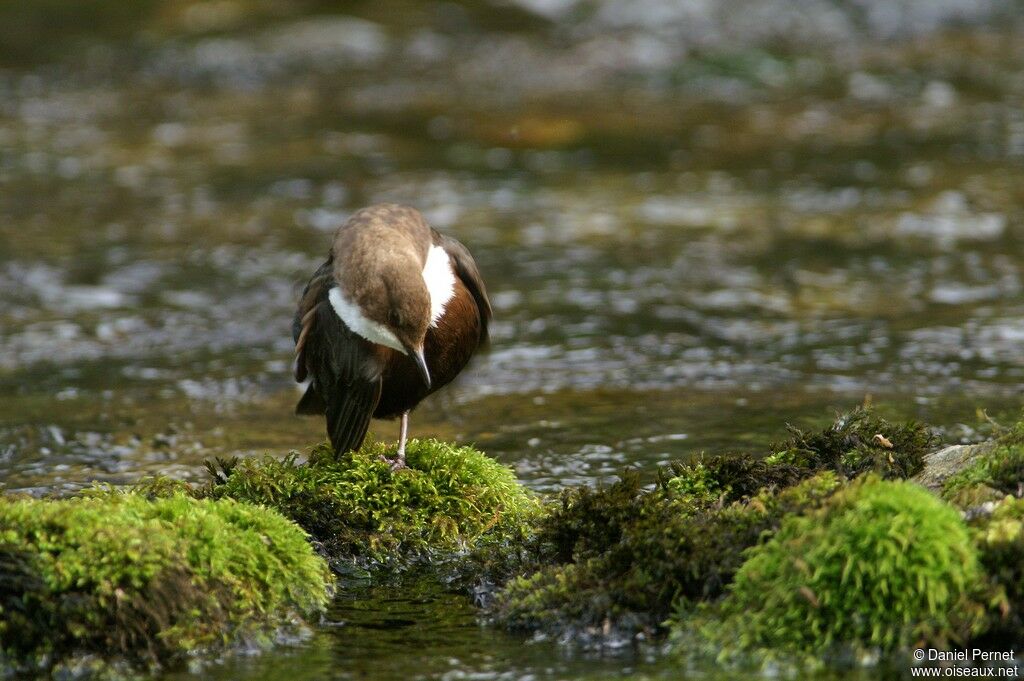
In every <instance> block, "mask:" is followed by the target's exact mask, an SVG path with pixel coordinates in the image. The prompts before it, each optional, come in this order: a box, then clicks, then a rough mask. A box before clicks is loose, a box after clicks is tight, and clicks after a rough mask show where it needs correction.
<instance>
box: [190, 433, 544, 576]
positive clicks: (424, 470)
mask: <svg viewBox="0 0 1024 681" xmlns="http://www.w3.org/2000/svg"><path fill="white" fill-rule="evenodd" d="M386 453H387V454H390V453H392V452H388V451H387V449H386V447H385V446H384V445H382V444H374V445H368V446H366V447H364V448H363V449H362V450H361V451H359V452H349V453H347V454H344V455H342V456H341V457H338V458H335V456H334V454H333V452H332V451H331V450H330V448H329V447H328V446H326V445H323V446H320V447H317V448H316V449H314V451H313V452H312V454H311V455H310V460H309V463H308V464H304V465H303V464H299V463H298V462H297V461H296V458H295V456H294V455H292V456H289V457H286V458H284V459H283V460H282V459H275V458H271V457H266V458H259V459H245V460H241V461H236V462H230V463H229V462H221V464H220V467H219V469H218V471H217V475H216V477H215V479H214V481H213V482H211V484H210V485H209V486H207V487H206V488H204V489H201V490H199V491H198V492H197V493H198V494H200V495H201V496H206V497H210V498H214V499H222V498H231V499H237V500H239V501H245V502H249V503H255V504H262V505H265V506H268V507H271V508H274V509H276V510H278V511H280V512H281V513H282V514H284V515H285V516H286V517H288V518H291V519H292V520H294V521H295V522H296V523H298V524H299V525H301V526H302V527H303V528H304V529H305V530H306V531H307V532H309V533H310V534H311V535H312V536H313V538H314V539H315V540H316V541H317V542H319V543H320V544H321V545H322V547H323V549H324V551H325V552H326V553H327V555H328V556H330V557H331V558H332V559H335V560H334V566H335V567H336V568H338V569H340V570H343V571H344V570H347V569H348V567H347V566H348V565H349V564H351V563H354V564H357V565H361V566H362V567H373V568H381V567H392V568H400V567H404V566H407V565H409V564H411V563H412V562H415V561H417V560H420V559H423V558H426V557H428V556H430V555H433V554H437V553H450V552H453V551H458V550H462V549H465V548H467V547H469V546H471V545H473V544H475V543H478V542H481V541H499V540H504V539H509V538H514V537H517V536H519V535H520V534H521V533H522V532H524V531H526V527H527V522H528V521H529V520H531V519H532V518H534V517H535V516H536V515H537V514H538V513H539V510H540V505H539V503H538V502H537V501H536V499H535V498H534V497H532V496H531V495H530V494H529V493H528V492H526V491H525V489H524V488H523V487H522V486H521V485H520V484H519V483H518V482H517V481H516V479H515V475H514V474H513V472H512V471H511V469H509V468H508V467H506V466H503V465H501V464H499V463H497V462H496V461H494V460H493V459H491V458H489V457H487V456H486V455H484V454H482V453H480V452H478V451H477V450H475V449H473V448H471V447H456V446H453V445H450V444H447V443H443V442H438V441H436V440H412V441H410V442H409V443H408V447H407V449H406V463H407V466H408V467H407V468H405V469H402V470H397V471H393V470H392V469H391V467H390V465H389V464H388V462H387V461H385V460H384V458H383V455H384V454H386Z"/></svg>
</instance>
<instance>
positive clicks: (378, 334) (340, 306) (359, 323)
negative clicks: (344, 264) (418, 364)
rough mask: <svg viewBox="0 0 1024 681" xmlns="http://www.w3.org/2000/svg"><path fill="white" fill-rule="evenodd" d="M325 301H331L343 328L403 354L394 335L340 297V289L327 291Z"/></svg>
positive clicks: (356, 306) (403, 351)
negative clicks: (343, 325)
mask: <svg viewBox="0 0 1024 681" xmlns="http://www.w3.org/2000/svg"><path fill="white" fill-rule="evenodd" d="M327 299H328V300H330V301H331V307H333V308H334V311H335V312H336V313H337V315H338V316H339V317H341V321H343V322H345V326H347V327H348V328H349V329H350V330H351V331H352V332H353V333H356V334H358V335H360V336H362V337H363V338H365V339H366V340H368V341H370V342H371V343H376V344H377V345H386V346H387V347H389V348H392V349H394V350H398V351H399V352H401V353H402V354H405V348H403V347H402V344H401V343H400V342H398V338H396V337H395V334H393V333H391V331H390V330H389V329H388V328H387V327H386V326H384V325H383V324H378V323H377V322H375V321H373V320H371V319H369V318H368V317H367V316H366V315H364V314H363V311H362V310H360V309H359V306H358V305H356V304H355V303H353V302H351V301H349V300H348V299H347V298H345V296H344V295H342V293H341V289H340V288H338V287H337V286H335V287H333V288H332V289H331V290H330V291H328V292H327Z"/></svg>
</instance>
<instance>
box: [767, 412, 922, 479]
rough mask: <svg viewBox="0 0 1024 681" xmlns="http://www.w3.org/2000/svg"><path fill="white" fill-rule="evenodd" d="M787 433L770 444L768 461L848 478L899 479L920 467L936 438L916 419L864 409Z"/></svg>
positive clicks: (918, 470)
mask: <svg viewBox="0 0 1024 681" xmlns="http://www.w3.org/2000/svg"><path fill="white" fill-rule="evenodd" d="M790 432H791V433H792V437H790V439H789V440H787V441H785V442H783V443H781V444H777V445H774V446H773V447H772V455H771V456H769V457H768V458H767V459H766V463H768V464H771V465H778V464H789V465H791V466H796V467H798V468H801V469H805V470H811V471H819V470H832V471H835V472H836V473H839V474H840V475H842V476H845V477H848V478H853V477H856V476H858V475H861V474H863V473H867V472H874V473H877V474H878V475H880V476H882V477H884V478H894V479H905V478H909V477H912V476H914V475H916V474H917V473H919V472H920V471H921V469H922V468H924V457H925V455H926V454H928V453H929V452H931V451H932V449H934V447H935V445H936V443H937V438H936V437H935V435H934V434H933V433H932V432H931V431H929V430H928V428H927V427H926V426H925V425H923V424H921V423H918V422H916V421H907V422H903V423H892V422H890V421H887V420H885V419H883V418H880V417H878V416H876V415H875V414H874V413H873V412H872V411H871V410H869V409H855V410H854V411H852V412H850V413H849V414H845V415H843V416H840V417H838V418H837V419H836V420H835V422H834V423H833V424H832V425H831V426H830V427H829V428H826V429H824V430H821V431H818V432H816V433H805V432H803V431H800V430H798V429H796V428H790Z"/></svg>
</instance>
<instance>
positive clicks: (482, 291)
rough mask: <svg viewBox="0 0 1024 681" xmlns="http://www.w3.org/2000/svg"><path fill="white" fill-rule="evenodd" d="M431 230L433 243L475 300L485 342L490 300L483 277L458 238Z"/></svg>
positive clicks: (481, 337) (484, 341)
mask: <svg viewBox="0 0 1024 681" xmlns="http://www.w3.org/2000/svg"><path fill="white" fill-rule="evenodd" d="M432 231H433V232H434V243H435V244H436V245H438V246H440V247H441V248H443V249H444V250H445V253H447V254H448V258H449V259H450V260H451V263H452V267H454V268H455V274H456V276H458V278H459V279H461V280H462V283H463V284H464V285H465V287H466V288H467V289H469V292H470V294H471V295H472V296H473V301H474V302H476V309H477V311H478V312H479V313H480V344H481V345H483V344H484V343H486V342H487V327H488V324H489V323H490V321H491V301H490V300H488V299H487V287H486V286H485V285H484V278H483V277H482V276H480V270H479V269H478V268H477V266H476V261H475V260H473V256H472V255H471V254H470V252H469V249H468V248H466V247H465V246H463V245H462V244H461V243H460V242H459V241H458V240H456V239H453V238H452V237H450V236H446V235H444V234H441V233H440V232H438V231H437V230H436V229H435V230H432Z"/></svg>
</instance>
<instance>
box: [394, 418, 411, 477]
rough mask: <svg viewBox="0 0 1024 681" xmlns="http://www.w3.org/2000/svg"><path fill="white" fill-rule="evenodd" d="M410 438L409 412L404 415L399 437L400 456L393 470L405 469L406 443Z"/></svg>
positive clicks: (397, 457) (396, 459)
mask: <svg viewBox="0 0 1024 681" xmlns="http://www.w3.org/2000/svg"><path fill="white" fill-rule="evenodd" d="M408 437H409V412H405V413H404V414H402V429H401V434H400V435H399V436H398V456H396V457H395V461H394V463H392V464H391V467H392V468H405V441H406V440H407V439H408Z"/></svg>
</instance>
